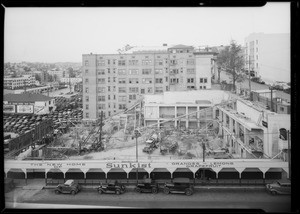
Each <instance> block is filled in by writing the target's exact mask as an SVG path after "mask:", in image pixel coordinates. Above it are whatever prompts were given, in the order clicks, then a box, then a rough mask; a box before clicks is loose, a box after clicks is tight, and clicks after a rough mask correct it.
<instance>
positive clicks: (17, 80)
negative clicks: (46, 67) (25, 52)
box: [4, 75, 35, 89]
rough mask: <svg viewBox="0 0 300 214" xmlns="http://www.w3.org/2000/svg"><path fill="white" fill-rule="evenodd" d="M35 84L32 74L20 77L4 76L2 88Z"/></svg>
mask: <svg viewBox="0 0 300 214" xmlns="http://www.w3.org/2000/svg"><path fill="white" fill-rule="evenodd" d="M34 84H35V77H34V76H32V75H23V76H22V77H5V78H4V88H7V89H15V88H20V87H24V86H32V85H34Z"/></svg>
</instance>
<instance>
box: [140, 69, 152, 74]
mask: <svg viewBox="0 0 300 214" xmlns="http://www.w3.org/2000/svg"><path fill="white" fill-rule="evenodd" d="M151 72H152V70H151V69H142V74H151Z"/></svg>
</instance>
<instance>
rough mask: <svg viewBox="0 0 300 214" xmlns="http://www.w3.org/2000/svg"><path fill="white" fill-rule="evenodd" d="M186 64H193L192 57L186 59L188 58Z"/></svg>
mask: <svg viewBox="0 0 300 214" xmlns="http://www.w3.org/2000/svg"><path fill="white" fill-rule="evenodd" d="M186 64H187V65H194V64H195V61H194V59H188V60H187V61H186Z"/></svg>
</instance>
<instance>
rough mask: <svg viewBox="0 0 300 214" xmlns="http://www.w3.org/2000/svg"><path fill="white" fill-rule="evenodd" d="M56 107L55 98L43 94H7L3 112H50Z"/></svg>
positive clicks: (4, 99)
mask: <svg viewBox="0 0 300 214" xmlns="http://www.w3.org/2000/svg"><path fill="white" fill-rule="evenodd" d="M55 108H56V105H55V99H54V98H51V97H47V96H44V95H42V94H29V93H26V94H7V95H4V97H3V113H10V114H49V113H50V112H52V111H54V110H55Z"/></svg>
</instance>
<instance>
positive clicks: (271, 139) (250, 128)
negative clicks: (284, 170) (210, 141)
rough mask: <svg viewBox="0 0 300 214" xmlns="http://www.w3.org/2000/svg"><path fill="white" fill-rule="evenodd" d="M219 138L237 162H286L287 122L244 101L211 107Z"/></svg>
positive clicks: (289, 120) (287, 117) (282, 117)
mask: <svg viewBox="0 0 300 214" xmlns="http://www.w3.org/2000/svg"><path fill="white" fill-rule="evenodd" d="M214 111H215V113H214V116H215V118H216V119H218V123H219V135H221V136H223V140H224V141H223V143H224V145H227V146H228V147H229V148H230V149H229V151H230V153H231V154H232V155H233V156H234V157H235V156H236V157H238V158H247V157H248V158H249V157H250V158H251V157H253V158H254V157H256V158H257V157H264V158H274V157H283V158H286V155H287V149H288V140H289V139H288V136H287V133H288V131H289V130H291V129H290V128H291V127H290V122H291V118H290V115H288V114H277V113H274V112H271V111H269V110H265V109H263V108H259V107H258V106H255V105H253V103H251V102H249V101H245V100H236V101H235V102H233V103H230V104H226V105H219V106H215V107H214Z"/></svg>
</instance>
